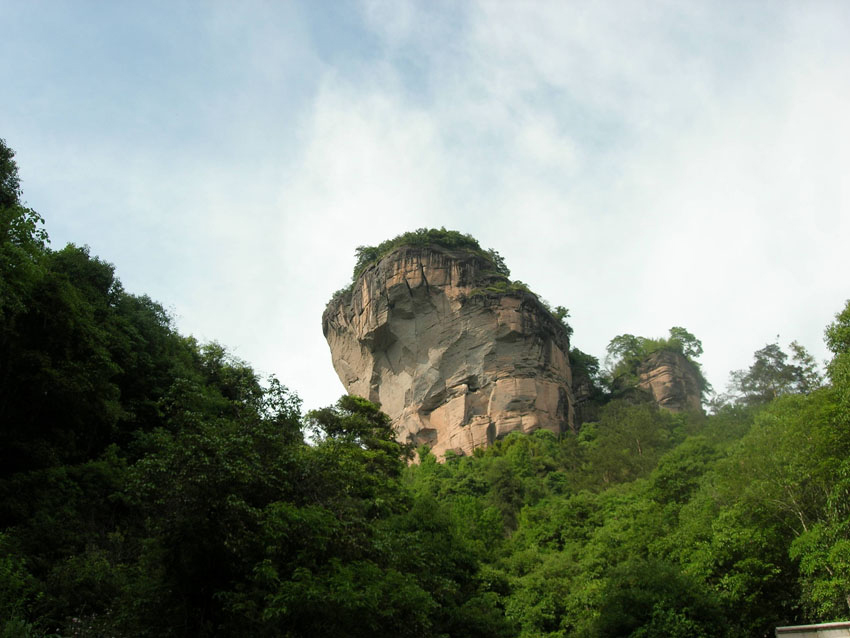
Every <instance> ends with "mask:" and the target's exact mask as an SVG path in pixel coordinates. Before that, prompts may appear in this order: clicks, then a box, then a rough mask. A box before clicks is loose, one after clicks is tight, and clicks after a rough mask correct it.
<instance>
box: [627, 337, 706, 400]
mask: <svg viewBox="0 0 850 638" xmlns="http://www.w3.org/2000/svg"><path fill="white" fill-rule="evenodd" d="M638 387H639V388H642V389H644V390H646V391H647V392H649V393H650V394H651V395H652V398H653V399H654V400H655V402H656V403H657V404H658V405H660V406H661V407H662V408H667V409H668V410H672V411H673V412H683V411H689V410H700V409H701V401H700V398H701V392H700V376H699V372H698V371H697V369H696V368H695V367H694V364H693V363H691V362H690V361H688V359H686V358H685V356H684V355H682V354H680V353H678V352H673V351H670V350H660V351H658V352H655V353H653V354H651V355H650V356H649V357H647V359H646V361H644V362H643V363H642V364H641V366H640V368H639V369H638Z"/></svg>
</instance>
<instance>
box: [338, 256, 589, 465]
mask: <svg viewBox="0 0 850 638" xmlns="http://www.w3.org/2000/svg"><path fill="white" fill-rule="evenodd" d="M322 328H323V331H324V334H325V338H326V339H327V341H328V344H329V345H330V350H331V356H332V359H333V365H334V368H335V369H336V372H337V374H338V375H339V377H340V379H341V380H342V382H343V384H344V385H345V388H346V390H347V391H348V392H349V393H351V394H357V395H360V396H363V397H365V398H367V399H369V400H370V401H374V402H376V403H379V404H380V405H381V409H382V410H383V411H384V412H386V413H387V414H388V415H389V416H390V417H391V418H392V420H393V425H394V427H395V429H396V433H397V436H398V438H399V440H400V441H402V442H405V443H412V444H414V445H417V446H418V445H422V444H427V445H429V446H430V447H431V449H432V451H433V452H434V454H435V455H437V456H438V458H439V457H441V456H443V455H444V454H445V452H446V451H447V450H454V451H455V452H456V453H459V454H469V453H471V452H472V450H473V449H474V448H476V447H480V446H486V445H488V444H490V443H492V442H493V441H494V440H496V439H498V438H499V437H501V436H504V435H505V434H507V433H508V432H512V431H514V430H519V431H521V432H530V431H532V430H536V429H539V428H545V429H547V430H551V431H553V432H561V431H563V430H565V429H566V428H572V427H573V399H572V392H571V377H570V365H569V359H568V354H567V353H568V352H569V340H568V337H567V333H566V331H565V329H564V326H563V325H562V324H561V322H560V321H558V320H557V319H555V318H554V317H553V316H552V315H551V314H550V313H549V312H548V311H547V310H546V308H545V307H544V306H543V305H542V304H541V303H540V302H539V301H538V299H537V297H535V296H534V295H533V294H531V293H529V292H527V291H524V290H522V289H520V288H517V287H514V286H511V285H510V284H509V283H508V282H506V281H505V277H504V276H502V275H499V274H498V273H497V272H495V271H494V269H493V264H492V262H490V261H488V260H487V259H486V258H485V257H483V256H482V255H480V254H476V253H475V252H474V251H466V250H449V249H445V248H441V247H438V246H433V245H432V246H401V247H399V248H396V249H395V250H393V251H392V252H391V253H389V254H387V255H385V256H384V257H383V258H381V259H380V260H379V261H378V262H377V263H375V264H373V265H371V266H370V267H368V268H367V269H366V270H365V271H364V272H362V273H361V274H360V276H359V277H358V278H357V280H356V282H355V283H354V286H353V289H352V290H351V291H350V292H346V293H343V294H340V295H337V296H335V297H334V299H332V300H331V302H330V303H329V304H328V306H327V308H326V309H325V312H324V315H323V317H322Z"/></svg>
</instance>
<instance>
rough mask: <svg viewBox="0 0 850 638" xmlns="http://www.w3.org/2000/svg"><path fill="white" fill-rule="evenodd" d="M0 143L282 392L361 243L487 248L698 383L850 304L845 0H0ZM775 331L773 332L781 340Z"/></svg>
mask: <svg viewBox="0 0 850 638" xmlns="http://www.w3.org/2000/svg"><path fill="white" fill-rule="evenodd" d="M0 16H2V23H3V37H2V38H0V59H2V60H3V63H2V64H0V87H2V88H0V91H2V99H0V138H3V139H5V140H6V143H7V144H8V145H9V146H10V147H11V148H13V149H14V150H15V151H16V159H17V161H18V165H19V168H20V176H21V181H22V187H23V192H24V197H23V198H24V200H25V202H26V203H27V204H28V205H29V206H31V207H32V208H34V209H35V210H36V211H38V212H39V213H40V214H41V215H42V216H43V217H44V218H45V220H46V229H47V231H48V233H49V235H50V237H51V246H52V247H53V248H55V249H59V248H61V247H63V246H64V245H65V244H66V243H68V242H73V243H75V244H78V245H82V244H85V245H88V246H90V248H91V252H92V253H93V254H95V255H98V256H99V257H100V258H101V259H103V260H105V261H108V262H110V263H112V264H114V265H115V267H116V271H117V274H118V277H119V278H120V279H121V281H122V282H123V285H124V288H125V289H126V290H128V291H129V292H131V293H134V294H139V295H141V294H147V295H149V296H150V297H152V298H153V299H155V300H157V301H159V302H160V303H162V304H163V305H164V306H165V307H166V309H168V310H169V311H170V312H171V314H172V315H173V316H174V319H175V324H176V327H177V328H178V329H179V330H180V331H181V332H182V333H183V334H186V335H193V336H195V337H196V338H198V339H199V340H201V341H212V340H215V341H218V342H219V343H221V344H223V345H224V346H226V347H227V348H228V349H229V350H230V351H231V352H232V353H233V354H234V355H235V356H237V357H239V358H241V359H243V360H245V361H247V362H248V363H250V364H251V365H253V366H254V368H255V369H256V370H257V371H259V372H260V373H261V374H263V375H271V374H273V375H275V376H277V377H278V378H279V379H280V381H281V382H282V383H283V384H284V385H286V386H288V387H289V388H290V389H292V390H294V391H295V392H296V393H297V394H298V395H300V396H301V398H302V399H303V401H304V405H305V408H308V409H311V408H318V407H322V406H325V405H329V404H331V403H333V402H334V401H335V400H336V399H337V398H338V397H339V396H340V395H341V394H342V393H343V392H344V388H343V387H342V384H341V383H340V381H339V380H338V378H337V377H336V374H335V373H334V370H333V367H332V364H331V356H330V351H329V349H328V346H327V344H326V342H325V340H324V337H323V336H322V329H321V315H322V311H323V309H324V306H325V304H326V302H327V301H328V299H329V298H330V296H331V295H332V293H333V292H334V291H335V290H337V289H339V288H342V287H344V286H345V285H346V284H347V283H348V281H349V279H350V275H351V269H352V267H353V265H354V251H355V248H356V247H357V246H359V245H374V244H377V243H380V242H381V241H383V240H384V239H388V238H390V237H393V236H395V235H398V234H400V233H403V232H405V231H408V230H414V229H416V228H422V227H441V226H444V227H446V228H448V229H455V230H460V231H462V232H464V233H469V234H471V235H473V236H474V237H476V238H477V239H478V240H479V242H480V243H481V244H482V246H484V247H485V248H493V249H496V250H497V251H498V252H499V253H500V254H501V255H502V256H503V257H504V259H505V261H506V263H507V265H508V266H509V267H510V269H511V271H512V277H514V278H516V279H519V280H521V281H523V282H525V283H527V284H528V285H529V286H530V287H531V289H532V290H534V291H535V292H536V293H538V294H539V295H540V296H541V297H542V298H544V299H546V300H548V301H549V302H550V303H551V304H552V305H563V306H566V307H567V308H569V309H570V313H571V319H570V323H571V325H572V326H573V328H574V331H575V332H574V336H573V340H572V343H573V345H574V346H576V347H578V348H580V349H581V350H583V351H585V352H587V353H589V354H593V355H595V356H597V357H600V358H603V357H604V355H605V347H606V345H607V343H608V342H609V341H610V339H611V338H612V337H614V336H616V335H619V334H623V333H631V334H635V335H642V336H647V337H659V336H665V335H666V334H667V331H668V329H669V328H670V327H671V326H683V327H685V328H687V329H688V330H689V331H691V332H692V333H693V334H694V335H696V337H697V338H699V339H700V340H701V341H702V343H703V347H704V350H705V352H704V354H703V355H702V357H701V359H700V361H701V363H702V366H703V369H704V372H705V374H706V376H707V378H708V380H709V381H710V382H711V383H712V384H713V385H714V388H715V390H718V391H722V390H723V389H724V388H725V386H726V383H727V381H728V376H729V372H730V371H731V370H735V369H741V368H746V367H748V366H749V365H750V364H751V363H752V355H753V352H754V351H755V350H757V349H759V348H761V347H763V346H764V345H765V344H767V343H772V342H774V341H775V340H776V339H777V336H778V338H779V343H780V344H781V345H782V346H783V347H785V346H787V344H788V343H789V342H791V341H792V340H797V341H799V342H800V343H802V344H803V345H804V346H805V347H806V348H808V349H809V350H810V351H811V352H812V353H813V354H814V355H815V357H816V358H817V359H818V360H824V359H826V358H827V356H828V352H827V350H826V349H825V347H824V345H823V329H824V327H825V326H826V325H827V324H828V323H829V322H830V321H832V319H833V317H834V315H835V314H836V313H837V312H839V311H840V310H841V309H842V308H843V306H844V303H845V300H847V299H848V298H850V277H848V275H850V250H848V248H847V246H848V244H850V241H848V240H850V223H848V221H850V170H848V169H850V123H849V122H850V119H849V118H848V114H850V2H846V1H845V0H835V1H833V2H829V1H818V0H807V1H806V2H797V1H794V2H783V1H782V0H764V1H757V0H745V1H740V0H735V1H732V0H729V1H718V0H704V1H701V2H693V1H688V0H675V1H674V0H670V1H665V0H658V1H643V0H629V1H625V0H616V1H615V0H607V1H606V0H600V1H594V2H591V1H590V0H582V1H567V0H563V1H556V2H543V1H539V2H535V1H524V2H519V1H516V2H509V1H507V0H499V1H496V0H493V1H487V2H477V1H474V0H468V1H465V2H457V1H445V2H441V1H439V0H428V1H424V0H423V1H422V2H409V3H408V2H403V1H401V0H387V1H383V0H366V1H364V2H345V1H331V0H323V1H321V2H316V1H314V0H305V1H302V2H298V1H291V2H284V1H280V2H259V1H241V2H238V3H237V2H223V1H222V2H215V1H205V2H201V1H196V2H188V1H182V0H167V1H157V0H152V1H146V2H131V1H129V0H126V1H121V2H102V1H86V0H73V1H67V2H62V1H59V0H39V1H32V0H0ZM786 349H787V348H786Z"/></svg>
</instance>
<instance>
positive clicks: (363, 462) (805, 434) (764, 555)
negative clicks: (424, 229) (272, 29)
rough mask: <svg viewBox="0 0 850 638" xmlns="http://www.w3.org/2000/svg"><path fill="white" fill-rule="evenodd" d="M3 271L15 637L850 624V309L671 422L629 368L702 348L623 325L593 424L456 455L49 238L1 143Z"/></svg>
mask: <svg viewBox="0 0 850 638" xmlns="http://www.w3.org/2000/svg"><path fill="white" fill-rule="evenodd" d="M361 248H362V247H361ZM386 248H387V247H386V246H384V247H378V249H375V250H372V251H371V252H370V251H368V250H365V249H364V250H361V251H360V253H359V254H358V258H359V260H358V268H362V267H364V265H365V264H368V263H369V262H370V261H371V260H374V259H375V258H377V257H378V256H379V255H380V253H381V250H385V249H386ZM476 249H478V247H477V244H476ZM488 255H489V257H490V258H491V259H493V260H495V261H494V263H497V266H498V267H499V269H502V270H499V272H503V274H504V275H505V277H507V276H508V271H507V269H506V268H504V264H503V263H502V262H501V260H500V258H499V257H498V254H497V253H495V254H493V253H488ZM0 271H2V272H0V457H2V462H0V636H2V637H3V638H13V637H15V638H16V637H25V636H26V637H30V636H33V637H34V636H38V637H42V636H52V637H57V636H61V637H70V636H86V637H95V636H97V637H100V636H113V637H117V636H127V637H130V636H157V637H161V636H186V637H189V636H191V637H196V636H201V637H203V636H240V637H243V636H286V637H301V636H304V637H315V636H364V637H365V636H368V637H370V638H371V637H375V636H447V637H449V636H450V637H475V636H480V637H482V638H484V637H488V638H489V637H500V636H503V637H506V638H507V637H515V636H516V637H523V638H531V637H544V636H545V637H551V638H555V637H561V636H564V637H566V636H587V637H603V636H610V637H615V636H634V637H641V638H648V637H661V636H673V637H676V636H682V637H684V636H688V637H700V636H718V637H719V636H724V637H738V636H742V637H743V636H768V635H772V634H773V628H774V627H775V626H777V625H787V624H799V623H803V622H820V621H830V620H840V619H846V618H848V616H850V614H849V613H848V612H850V454H848V452H850V303H848V304H846V305H845V306H844V308H843V309H841V308H839V309H838V310H839V312H838V314H837V315H836V317H835V320H834V321H833V322H832V323H831V324H830V325H829V326H828V327H827V328H826V332H825V336H826V343H827V345H828V347H829V349H830V350H831V352H832V353H833V358H832V360H831V362H830V363H829V364H828V367H827V370H826V378H825V379H822V378H821V377H820V375H819V372H818V369H817V366H816V365H815V363H814V361H813V360H812V358H811V356H810V355H808V353H806V352H805V350H804V349H803V348H802V347H801V346H799V344H796V343H792V344H791V346H790V354H788V353H786V352H785V351H784V350H783V349H782V348H781V347H780V346H779V345H778V344H769V345H767V346H765V347H764V348H762V349H761V350H758V351H756V353H755V355H754V358H753V364H752V366H751V367H750V368H749V369H747V370H741V371H737V372H735V373H734V374H733V375H732V384H731V386H730V391H729V392H728V393H727V394H725V395H722V396H719V397H718V396H717V395H712V396H713V399H712V400H711V402H710V414H704V413H702V412H694V413H689V414H687V413H683V414H674V413H671V412H668V411H664V410H661V409H659V408H657V407H656V406H654V405H653V404H652V403H650V402H646V401H641V400H640V398H639V397H636V396H635V395H634V394H629V393H624V392H622V391H621V390H622V386H623V384H624V383H627V382H628V378H629V374H631V373H632V371H633V369H634V365H635V362H636V361H639V360H640V359H641V357H642V356H645V355H646V354H647V353H650V352H653V351H657V350H658V349H664V348H668V349H671V348H672V349H675V350H677V351H679V352H681V353H683V354H684V355H685V356H687V357H688V358H690V359H691V360H693V361H696V359H698V357H699V355H700V353H701V351H702V348H701V345H700V343H699V341H698V340H697V339H696V337H694V336H693V335H691V334H690V333H688V332H687V331H686V330H684V329H683V328H674V329H671V332H670V337H669V338H666V339H652V338H644V337H635V336H633V335H620V336H619V337H616V338H615V339H614V340H612V342H611V346H610V347H609V360H608V362H607V365H606V366H605V367H604V369H603V367H602V366H600V365H599V362H598V361H597V360H595V359H594V358H593V357H590V356H589V355H586V354H584V353H580V352H579V351H576V353H575V360H576V361H579V362H580V363H581V366H582V369H583V370H584V371H585V373H586V374H588V375H589V376H590V377H592V382H593V383H594V384H595V394H594V396H595V400H597V401H598V403H599V410H598V414H599V417H598V419H596V420H594V421H593V422H590V423H585V424H583V425H582V427H581V429H580V431H579V432H578V434H574V433H571V432H567V433H565V434H563V435H562V436H560V437H557V436H555V435H553V434H552V433H550V432H546V431H539V432H535V433H533V434H531V435H519V434H511V435H509V436H508V437H506V438H504V439H502V440H500V441H498V442H497V443H496V444H495V445H493V446H492V447H490V448H488V449H486V450H482V449H479V450H476V452H475V454H474V455H472V456H469V457H456V456H452V455H451V454H449V456H448V458H447V459H446V460H445V462H437V459H436V458H434V456H433V455H432V454H430V453H429V451H428V450H427V449H424V448H423V449H420V450H411V449H408V448H406V447H405V446H402V445H400V444H398V443H397V442H396V441H395V440H394V438H393V433H392V430H391V428H390V424H389V421H388V418H387V417H386V416H385V415H384V414H383V413H381V412H380V410H379V408H378V406H375V405H373V404H371V403H369V402H367V401H365V400H363V399H360V398H357V397H350V396H344V397H342V398H341V399H340V400H339V401H338V402H337V404H335V405H334V406H330V407H327V408H325V409H321V410H314V411H311V412H308V413H307V414H302V411H301V406H300V402H299V400H298V397H297V395H296V394H295V393H294V392H292V391H290V390H288V389H287V388H286V387H285V386H283V385H282V384H281V383H280V382H279V381H278V380H276V379H274V378H271V379H260V378H258V375H257V374H256V373H255V372H254V371H253V370H252V369H251V367H250V366H249V365H248V364H247V363H246V362H243V361H240V360H238V359H236V358H234V357H233V356H231V355H230V354H228V352H227V350H226V349H225V348H224V347H222V346H221V345H219V344H217V343H207V344H201V343H198V342H196V341H195V340H194V339H192V338H187V337H184V336H181V335H180V334H178V332H177V331H176V330H175V328H174V325H173V323H172V321H171V319H170V317H169V315H168V313H167V312H165V311H164V309H163V308H162V307H161V306H160V305H159V304H157V303H156V302H155V301H153V300H151V299H149V298H148V297H145V296H136V295H132V294H129V293H127V292H126V291H125V290H124V289H123V288H122V286H121V283H120V281H119V279H118V278H117V277H116V274H115V272H114V268H113V267H112V266H111V265H110V264H108V263H106V262H104V261H102V260H100V259H98V258H97V257H96V256H94V255H92V254H90V251H89V250H88V249H87V248H85V247H81V246H76V245H73V244H69V245H68V246H65V247H64V248H61V249H53V248H51V247H50V246H49V242H48V236H47V233H46V232H45V230H44V222H43V219H42V218H41V216H40V215H39V214H38V213H37V212H35V211H34V210H32V209H30V208H28V207H27V206H26V205H25V203H24V201H23V199H22V191H21V185H20V183H19V179H18V171H17V166H16V164H15V161H14V154H13V152H12V151H11V150H10V149H9V148H8V147H7V146H6V144H5V143H4V142H2V140H0ZM562 310H563V309H559V314H560V316H561V318H563V319H565V318H566V311H565V310H563V312H561V311H562ZM704 389H705V390H708V387H707V385H706V386H705V387H704ZM706 396H708V395H706ZM414 454H418V457H419V459H420V462H419V463H417V464H411V463H409V461H410V459H411V458H413V456H414Z"/></svg>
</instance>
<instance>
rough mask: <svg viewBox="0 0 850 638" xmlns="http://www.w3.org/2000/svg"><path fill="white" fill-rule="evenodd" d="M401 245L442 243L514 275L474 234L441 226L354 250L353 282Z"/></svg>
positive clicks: (419, 229)
mask: <svg viewBox="0 0 850 638" xmlns="http://www.w3.org/2000/svg"><path fill="white" fill-rule="evenodd" d="M399 246H442V247H443V248H449V249H452V250H465V251H467V252H470V253H474V254H476V255H478V256H479V257H483V258H484V259H486V260H487V261H489V262H490V263H491V264H492V265H493V269H494V270H495V271H496V272H498V273H499V274H502V275H504V276H505V277H510V275H511V271H510V270H508V267H507V266H506V265H505V261H504V260H503V259H502V256H501V255H500V254H499V253H498V252H496V251H495V250H492V249H490V250H484V249H482V248H481V244H479V243H478V240H477V239H475V238H474V237H473V236H472V235H467V234H465V233H461V232H460V231H457V230H446V229H445V227H441V228H439V229H437V228H418V229H416V230H413V231H410V232H407V233H402V234H401V235H397V236H396V237H393V238H392V239H387V240H386V241H382V242H381V243H380V244H378V245H377V246H358V247H357V250H356V251H355V253H354V254H355V256H356V257H357V263H356V264H355V265H354V272H353V273H352V277H351V278H352V281H356V280H357V278H358V277H359V276H360V274H361V273H362V272H363V271H364V270H366V269H367V268H368V267H369V266H371V265H372V264H374V263H375V262H377V261H378V260H380V259H381V258H382V257H384V256H385V255H388V254H389V253H391V252H392V251H393V250H395V249H396V248H398V247H399Z"/></svg>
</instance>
